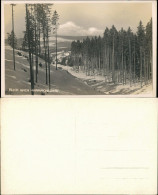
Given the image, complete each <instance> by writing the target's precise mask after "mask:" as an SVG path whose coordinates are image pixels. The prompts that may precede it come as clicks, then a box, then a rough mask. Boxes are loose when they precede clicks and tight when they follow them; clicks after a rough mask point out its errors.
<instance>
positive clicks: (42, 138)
mask: <svg viewBox="0 0 158 195" xmlns="http://www.w3.org/2000/svg"><path fill="white" fill-rule="evenodd" d="M157 103H158V101H157V99H156V98H99V101H98V98H2V107H1V109H2V113H3V114H2V118H1V120H2V123H1V127H2V144H1V146H2V153H1V163H2V166H1V189H2V190H1V193H2V194H3V195H11V194H17V195H18V194H19V195H20V194H27V195H29V194H30V195H31V194H42V195H44V194H67V195H77V194H96V195H98V194H103V195H112V194H113V195H114V194H118V195H127V194H129V195H130V194H131V195H156V194H157V106H158V104H157Z"/></svg>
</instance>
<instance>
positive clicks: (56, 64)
mask: <svg viewBox="0 0 158 195" xmlns="http://www.w3.org/2000/svg"><path fill="white" fill-rule="evenodd" d="M57 60H58V59H57V27H56V70H57V63H58V62H57Z"/></svg>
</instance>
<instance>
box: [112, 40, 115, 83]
mask: <svg viewBox="0 0 158 195" xmlns="http://www.w3.org/2000/svg"><path fill="white" fill-rule="evenodd" d="M114 44H115V43H114V37H113V47H112V48H113V49H112V81H113V82H114V83H115V78H114V77H115V75H114V74H115V72H114V71H115V70H114V69H115V60H114V56H115V49H114V47H115V45H114Z"/></svg>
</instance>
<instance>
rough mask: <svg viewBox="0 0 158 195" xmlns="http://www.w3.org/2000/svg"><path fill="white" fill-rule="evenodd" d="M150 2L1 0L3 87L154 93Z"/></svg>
mask: <svg viewBox="0 0 158 195" xmlns="http://www.w3.org/2000/svg"><path fill="white" fill-rule="evenodd" d="M153 10H154V9H153V3H152V2H148V1H147V2H145V1H144V2H143V1H142V2H141V1H140V2H139V1H137V2H124V1H122V2H121V1H119V2H106V1H102V2H95V1H85V2H83V1H82V2H81V1H76V2H75V1H69V2H67V1H61V2H60V1H59V2H57V1H54V2H53V1H51V2H46V1H43V2H42V1H39V2H36V1H35V2H33V1H29V2H23V1H18V2H17V3H14V2H9V1H7V2H5V3H4V4H3V14H4V17H3V20H4V21H3V26H4V29H3V30H4V31H3V38H4V45H3V48H2V49H3V51H4V52H3V53H4V55H3V62H2V64H3V65H2V66H3V73H4V74H3V80H2V83H3V93H4V95H8V96H11V95H45V96H46V95H103V96H105V97H106V96H109V95H110V96H111V95H112V96H113V95H114V96H115V95H125V96H127V95H133V96H139V95H140V96H147V97H148V96H151V97H153V96H154V93H155V89H154V85H155V83H156V82H155V80H154V77H155V74H156V71H155V67H156V57H155V55H154V49H153V48H154V47H153V38H154V36H153V35H155V34H154V33H155V32H154V31H155V30H153V29H154V25H156V23H155V20H154V18H153ZM154 11H155V10H154ZM154 42H155V41H154ZM155 43H156V42H155Z"/></svg>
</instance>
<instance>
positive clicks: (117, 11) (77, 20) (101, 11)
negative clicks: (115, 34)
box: [4, 2, 152, 38]
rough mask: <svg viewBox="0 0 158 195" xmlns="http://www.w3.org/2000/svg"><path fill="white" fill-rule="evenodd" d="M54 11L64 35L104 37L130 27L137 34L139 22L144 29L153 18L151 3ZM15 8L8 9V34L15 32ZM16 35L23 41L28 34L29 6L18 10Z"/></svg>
mask: <svg viewBox="0 0 158 195" xmlns="http://www.w3.org/2000/svg"><path fill="white" fill-rule="evenodd" d="M52 10H53V11H54V10H56V11H57V12H58V14H59V15H60V20H59V23H60V28H59V30H58V31H59V34H60V35H86V36H87V35H101V36H102V34H103V32H104V30H105V28H106V27H108V28H110V27H111V26H112V25H113V24H114V25H115V27H116V28H117V30H120V28H121V27H123V28H124V29H127V28H128V27H129V26H130V27H131V29H132V30H133V32H135V31H136V30H137V26H138V23H139V21H140V20H141V21H142V22H143V24H144V26H145V25H146V24H147V22H148V21H149V20H150V18H151V16H152V4H151V3H127V2H126V3H105V2H102V3H92V2H91V3H89V2H88V3H87V2H86V3H72V2H71V3H64V4H63V3H60V2H59V3H55V4H54V5H53V6H52ZM11 13H12V12H11V6H10V5H9V4H7V5H5V6H4V14H5V34H6V33H8V32H11V27H12V25H11ZM14 20H15V33H16V36H17V37H19V38H20V37H23V33H22V32H23V31H24V30H25V5H24V4H17V5H16V6H15V7H14Z"/></svg>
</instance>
